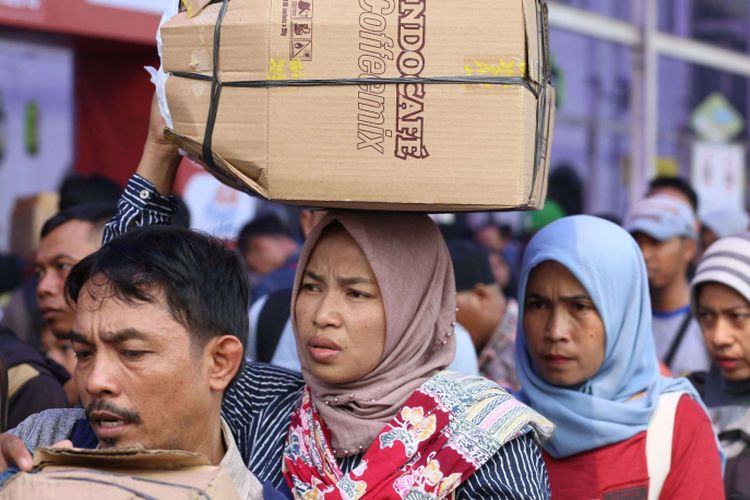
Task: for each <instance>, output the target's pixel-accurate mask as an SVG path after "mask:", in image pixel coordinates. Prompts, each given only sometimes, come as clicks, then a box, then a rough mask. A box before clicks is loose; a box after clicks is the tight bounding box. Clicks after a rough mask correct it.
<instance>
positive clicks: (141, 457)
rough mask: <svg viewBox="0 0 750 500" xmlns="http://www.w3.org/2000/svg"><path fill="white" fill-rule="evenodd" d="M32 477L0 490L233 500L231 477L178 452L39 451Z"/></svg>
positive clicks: (8, 495) (45, 495) (23, 495)
mask: <svg viewBox="0 0 750 500" xmlns="http://www.w3.org/2000/svg"><path fill="white" fill-rule="evenodd" d="M34 468H35V472H34V473H31V474H29V473H19V474H16V475H15V476H14V477H12V478H11V479H9V480H8V481H7V482H6V483H5V484H4V485H3V486H2V487H1V488H0V497H2V498H4V499H7V500H12V499H19V500H20V499H28V498H33V499H38V500H43V499H49V500H66V499H76V500H78V499H87V498H106V499H107V500H118V499H123V500H124V499H131V498H169V499H180V498H184V499H186V500H187V499H195V498H221V499H227V500H231V499H238V500H239V495H238V494H237V491H236V490H235V487H234V484H233V483H232V479H231V478H230V476H229V473H227V472H226V471H225V470H223V469H222V468H221V467H218V466H214V465H211V463H210V462H209V461H208V459H207V458H206V457H204V456H203V455H198V454H195V453H188V452H184V451H163V450H142V449H137V448H128V449H119V450H114V449H112V450H106V449H102V450H83V449H77V448H69V449H63V448H40V449H38V450H37V451H36V452H35V453H34Z"/></svg>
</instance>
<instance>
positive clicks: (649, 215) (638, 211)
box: [624, 194, 698, 241]
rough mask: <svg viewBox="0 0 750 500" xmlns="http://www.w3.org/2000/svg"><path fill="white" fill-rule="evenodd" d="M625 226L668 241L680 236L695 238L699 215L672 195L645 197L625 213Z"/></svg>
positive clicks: (633, 231) (630, 231) (632, 231)
mask: <svg viewBox="0 0 750 500" xmlns="http://www.w3.org/2000/svg"><path fill="white" fill-rule="evenodd" d="M624 226H625V229H626V230H627V231H628V232H629V233H631V234H632V233H644V234H647V235H649V236H651V237H652V238H654V239H656V240H659V241H665V240H670V239H672V238H677V237H685V238H692V239H695V238H696V237H697V236H698V235H697V231H696V227H695V226H696V224H695V215H694V214H693V209H692V208H690V205H688V204H687V203H685V202H683V201H681V200H679V199H677V198H675V197H674V196H669V195H663V194H659V195H654V196H650V197H648V198H645V199H643V200H641V201H639V202H638V203H636V204H635V205H633V207H632V208H631V209H630V211H629V212H628V214H627V215H626V216H625V224H624Z"/></svg>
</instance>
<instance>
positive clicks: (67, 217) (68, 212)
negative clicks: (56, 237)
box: [41, 203, 117, 238]
mask: <svg viewBox="0 0 750 500" xmlns="http://www.w3.org/2000/svg"><path fill="white" fill-rule="evenodd" d="M116 210H117V209H116V207H115V205H114V204H113V203H82V204H80V205H75V206H72V207H70V208H66V209H65V210H60V211H59V212H57V213H56V214H55V215H53V216H52V217H50V218H49V219H47V221H46V222H45V223H44V225H43V226H42V234H41V236H42V238H44V237H45V236H47V235H48V234H49V233H51V232H52V231H54V230H55V229H57V228H58V227H60V226H62V225H63V224H65V223H66V222H70V221H72V220H82V221H85V222H90V223H91V224H93V226H94V228H95V229H96V230H100V229H101V228H103V227H104V223H105V222H107V221H108V220H109V219H110V218H111V217H112V216H113V215H115V211H116Z"/></svg>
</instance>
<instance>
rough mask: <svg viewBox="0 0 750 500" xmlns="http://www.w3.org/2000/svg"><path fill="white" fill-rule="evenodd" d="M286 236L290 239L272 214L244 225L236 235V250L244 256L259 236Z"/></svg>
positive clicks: (278, 220) (288, 234) (279, 221)
mask: <svg viewBox="0 0 750 500" xmlns="http://www.w3.org/2000/svg"><path fill="white" fill-rule="evenodd" d="M271 235H278V236H286V237H287V238H291V237H292V236H291V233H290V232H289V230H288V229H287V228H286V227H284V224H282V222H281V220H280V219H279V218H278V217H276V216H275V215H273V214H269V215H263V216H261V217H256V218H255V219H253V220H251V221H250V222H248V223H247V224H245V225H244V226H243V227H242V229H240V233H239V234H238V235H237V250H239V251H240V253H241V254H242V255H245V254H246V253H247V252H248V250H250V242H251V241H252V240H253V238H257V237H259V236H271Z"/></svg>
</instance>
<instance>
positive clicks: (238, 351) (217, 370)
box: [206, 335, 244, 392]
mask: <svg viewBox="0 0 750 500" xmlns="http://www.w3.org/2000/svg"><path fill="white" fill-rule="evenodd" d="M206 347H207V348H208V349H209V354H210V356H211V365H210V373H209V378H210V384H211V389H212V390H214V391H217V392H224V391H225V390H226V388H227V387H229V383H230V382H231V381H232V379H233V378H234V375H235V374H236V373H237V371H239V369H240V367H241V366H242V363H243V362H244V352H243V349H242V342H240V339H238V338H237V337H235V336H234V335H223V336H221V337H215V338H213V339H211V341H210V342H209V345H208V346H206Z"/></svg>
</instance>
